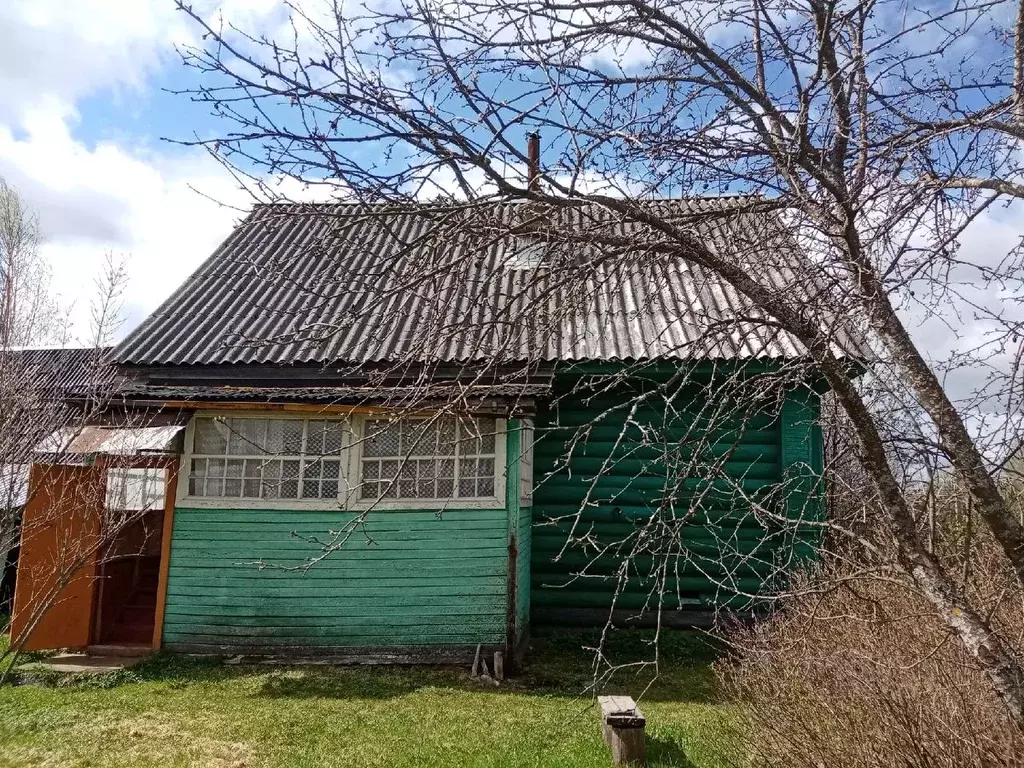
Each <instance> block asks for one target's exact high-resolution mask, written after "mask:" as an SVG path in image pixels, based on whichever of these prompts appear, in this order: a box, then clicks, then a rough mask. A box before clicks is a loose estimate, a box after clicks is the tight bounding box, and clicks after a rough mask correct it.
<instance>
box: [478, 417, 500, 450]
mask: <svg viewBox="0 0 1024 768" xmlns="http://www.w3.org/2000/svg"><path fill="white" fill-rule="evenodd" d="M476 427H477V432H478V433H479V435H480V449H479V450H480V453H488V454H490V453H494V437H495V435H494V431H495V422H494V419H477V422H476Z"/></svg>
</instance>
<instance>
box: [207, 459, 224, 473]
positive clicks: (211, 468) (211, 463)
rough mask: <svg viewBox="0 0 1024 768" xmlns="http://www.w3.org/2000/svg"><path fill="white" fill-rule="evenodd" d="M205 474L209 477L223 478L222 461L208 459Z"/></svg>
mask: <svg viewBox="0 0 1024 768" xmlns="http://www.w3.org/2000/svg"><path fill="white" fill-rule="evenodd" d="M206 474H207V475H209V476H210V477H224V459H209V460H208V461H207V462H206Z"/></svg>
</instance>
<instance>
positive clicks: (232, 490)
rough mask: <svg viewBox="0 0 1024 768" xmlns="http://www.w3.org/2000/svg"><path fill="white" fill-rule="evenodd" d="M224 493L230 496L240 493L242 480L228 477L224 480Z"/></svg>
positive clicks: (236, 495)
mask: <svg viewBox="0 0 1024 768" xmlns="http://www.w3.org/2000/svg"><path fill="white" fill-rule="evenodd" d="M224 495H225V496H231V497H238V496H241V495H242V481H241V479H232V478H228V479H227V480H225V481H224Z"/></svg>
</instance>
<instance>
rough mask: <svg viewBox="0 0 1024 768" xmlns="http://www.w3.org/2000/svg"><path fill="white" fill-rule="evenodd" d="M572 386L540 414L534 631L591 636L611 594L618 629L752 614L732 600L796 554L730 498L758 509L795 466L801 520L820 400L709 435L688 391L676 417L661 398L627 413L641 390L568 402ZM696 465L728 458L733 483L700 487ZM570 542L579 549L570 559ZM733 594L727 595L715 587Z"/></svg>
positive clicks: (702, 400) (703, 481) (754, 415)
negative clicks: (753, 500)
mask: <svg viewBox="0 0 1024 768" xmlns="http://www.w3.org/2000/svg"><path fill="white" fill-rule="evenodd" d="M610 372H611V373H612V374H613V375H614V373H615V372H614V370H611V371H610ZM664 380H665V379H664V378H661V379H660V381H664ZM580 381H581V378H580V377H579V376H576V377H572V376H565V375H563V376H562V377H561V378H559V379H556V394H557V395H558V397H557V399H556V400H554V401H553V405H552V406H551V407H543V406H542V407H541V408H540V409H539V412H538V415H537V440H538V441H537V444H536V447H535V451H534V462H535V473H536V474H535V478H536V483H537V487H536V489H535V491H534V506H533V526H534V527H533V535H532V563H531V568H532V585H533V592H532V595H531V598H530V599H531V603H532V611H531V614H532V621H533V623H534V624H536V625H544V624H546V625H579V624H591V625H594V624H596V625H600V624H601V623H603V622H604V621H605V620H607V618H608V610H609V608H611V607H612V604H613V598H614V597H615V594H616V592H617V591H618V592H619V596H618V598H617V599H615V600H614V605H615V608H617V609H620V610H621V611H622V614H621V615H622V616H625V615H626V614H630V615H635V614H636V613H637V612H638V611H639V610H640V609H653V608H656V607H657V606H658V604H659V601H660V604H661V607H662V608H663V609H664V610H667V611H672V612H676V613H675V617H676V618H677V619H679V621H680V623H685V622H686V619H685V615H687V614H692V615H696V614H707V613H708V612H710V611H711V610H713V609H715V608H717V607H721V606H731V607H736V608H743V607H747V606H748V605H749V600H748V599H747V598H745V597H742V596H741V594H739V593H742V592H747V593H757V592H759V591H760V590H762V587H763V585H764V580H765V578H767V577H768V576H769V575H770V574H773V573H774V572H775V563H777V562H779V560H780V558H784V557H785V553H784V552H783V551H782V549H784V548H785V547H787V546H793V545H794V543H796V542H793V541H792V540H791V539H790V540H789V541H786V540H785V537H782V536H780V535H779V534H778V532H777V531H771V532H770V531H766V529H765V528H764V527H762V525H761V524H760V523H759V522H758V521H757V520H756V519H754V517H753V516H752V515H751V514H749V506H748V505H747V504H745V503H743V502H742V501H741V500H740V499H739V498H738V494H736V493H735V491H734V489H735V487H737V486H738V487H740V488H742V490H743V492H744V493H746V494H750V495H751V496H754V497H757V498H759V499H765V500H767V499H768V498H769V494H771V493H772V492H773V491H775V492H776V493H777V492H778V489H779V484H780V482H781V481H782V480H783V478H784V477H787V478H788V477H789V476H790V475H791V474H792V471H791V470H787V466H790V465H795V464H796V463H798V462H802V463H801V464H800V466H801V467H802V469H801V470H800V472H799V474H800V478H799V479H798V480H795V481H794V485H793V488H794V489H795V490H796V491H797V492H796V493H794V494H793V495H792V497H791V510H792V513H793V514H796V513H797V512H798V509H797V508H798V507H802V504H803V503H804V502H805V501H806V500H807V498H808V497H807V495H806V494H807V493H808V492H809V488H810V485H809V484H811V483H812V479H811V478H810V476H809V474H808V472H807V471H806V470H807V468H808V467H814V466H816V465H815V452H816V451H817V452H818V453H820V439H819V440H817V441H815V440H814V439H813V438H814V434H815V432H814V430H816V429H817V424H816V420H817V410H816V408H817V396H816V395H814V394H813V393H811V392H810V390H806V391H805V390H800V392H801V394H794V395H791V396H790V399H791V400H792V401H793V402H792V403H790V402H787V403H786V404H785V405H784V406H783V408H782V409H781V412H780V409H779V408H778V406H777V405H775V406H773V407H772V408H770V409H767V408H766V409H765V410H764V412H751V411H748V412H745V413H743V417H742V421H743V422H744V423H743V424H742V426H741V425H740V424H730V423H725V424H721V423H718V422H715V423H714V424H713V427H714V431H711V432H709V431H707V430H704V431H702V427H701V421H700V419H701V414H702V412H703V411H704V410H705V406H706V405H707V401H706V398H707V396H706V395H703V394H702V393H700V392H699V391H698V390H696V388H694V391H693V392H692V393H687V392H678V393H676V395H675V396H674V398H673V402H672V403H671V404H667V403H666V401H665V399H664V398H663V397H661V396H660V395H658V396H653V397H649V399H648V400H646V401H645V402H644V403H643V405H641V406H640V407H638V408H636V409H633V408H632V407H630V406H626V407H624V404H627V403H633V402H634V399H635V397H636V395H637V394H638V392H644V391H649V389H650V388H648V390H645V389H644V385H643V384H638V383H637V382H636V381H630V382H627V383H625V384H623V385H621V386H614V387H610V386H608V384H607V383H605V384H604V385H602V386H594V387H593V388H592V389H591V392H592V394H588V395H580V394H576V393H575V392H573V389H572V388H573V387H578V386H579V382H580ZM702 441H704V442H706V445H705V447H704V448H698V447H697V446H698V445H699V444H700V443H701V442H702ZM700 451H703V455H701V454H699V452H700ZM567 456H568V461H566V457H567ZM819 458H820V457H819ZM694 459H698V460H701V459H703V460H704V461H709V460H718V459H725V461H724V463H723V464H722V465H721V466H722V467H723V468H724V470H725V473H726V474H727V475H728V480H725V479H711V480H709V479H708V477H707V476H702V475H701V471H700V469H699V467H694V466H693V465H694V464H699V463H700V461H696V462H694ZM691 462H692V463H691ZM817 466H818V467H820V463H819V464H817ZM667 478H668V479H669V481H668V483H667ZM697 499H699V504H697V505H694V501H695V500H697ZM652 521H653V522H652ZM570 533H572V534H573V535H574V536H575V537H576V541H574V542H573V543H572V544H571V545H570V546H568V547H566V546H565V545H566V541H567V538H568V537H569V536H570ZM723 541H727V542H729V544H728V551H727V552H726V553H725V554H723V546H722V542H723ZM802 544H803V545H805V546H806V544H807V542H806V541H805V542H802ZM748 556H749V557H748ZM626 558H629V559H630V560H631V567H630V568H629V569H628V570H627V571H624V570H623V561H624V560H625V559H626ZM581 574H585V575H581ZM730 583H731V584H732V585H733V587H734V590H736V591H731V590H730V589H729V588H727V587H726V588H723V584H730ZM652 616H653V611H652Z"/></svg>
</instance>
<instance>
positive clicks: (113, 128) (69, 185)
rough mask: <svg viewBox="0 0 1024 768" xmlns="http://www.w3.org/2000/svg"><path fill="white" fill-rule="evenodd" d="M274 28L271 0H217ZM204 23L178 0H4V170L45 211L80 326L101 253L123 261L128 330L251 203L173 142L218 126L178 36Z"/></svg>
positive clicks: (50, 254) (62, 287)
mask: <svg viewBox="0 0 1024 768" xmlns="http://www.w3.org/2000/svg"><path fill="white" fill-rule="evenodd" d="M195 5H196V7H197V8H198V7H204V6H205V7H206V8H208V9H209V8H217V7H219V8H220V9H221V10H222V11H223V13H224V14H225V18H226V19H228V20H231V19H237V20H238V21H239V22H241V23H244V24H257V25H260V26H262V25H263V24H272V23H273V22H274V20H275V19H276V18H277V16H278V15H279V13H280V11H279V9H278V4H277V3H276V2H274V1H273V0H227V1H226V2H219V1H214V0H210V1H209V2H203V0H200V1H199V2H196V3H195ZM187 42H195V31H194V29H192V28H191V27H190V25H188V24H186V20H185V19H184V18H183V17H182V14H180V13H178V12H176V11H175V10H174V8H173V4H172V3H171V2H170V0H74V1H73V2H68V0H3V1H2V2H0V93H2V94H3V98H2V99H0V176H2V177H3V178H5V179H6V180H7V182H8V183H9V184H11V185H12V186H14V187H16V188H17V189H18V190H19V192H20V193H21V195H22V197H23V198H24V199H25V201H26V202H27V203H28V205H29V207H30V208H32V209H34V210H35V211H36V212H37V213H38V216H39V222H40V226H41V229H42V233H43V236H44V239H45V244H44V246H43V255H44V256H45V257H46V258H47V260H48V261H49V262H50V264H51V265H52V269H53V287H54V289H55V290H56V291H57V293H58V294H59V295H60V299H61V301H62V304H63V305H64V306H67V307H68V308H69V309H68V312H69V316H70V319H71V321H72V324H73V332H77V334H78V336H79V337H80V338H84V337H86V336H87V334H88V305H89V301H90V299H91V297H93V296H94V295H95V294H96V291H95V289H94V287H93V281H94V279H95V277H96V276H97V275H98V274H99V273H100V272H101V270H102V265H103V261H104V254H105V253H107V252H112V253H114V254H115V256H118V257H121V256H123V257H124V258H125V260H126V264H127V269H128V274H129V281H128V284H127V288H126V292H125V297H124V302H125V304H124V317H125V320H124V323H123V325H122V327H121V331H120V335H123V334H124V333H127V332H128V331H129V330H130V329H131V328H132V327H134V326H135V325H137V324H138V323H139V322H140V321H141V320H142V319H143V318H144V317H145V316H146V315H147V314H148V313H149V312H151V311H152V310H153V309H155V308H156V306H157V305H158V304H159V303H160V302H161V301H162V300H163V299H164V298H166V297H167V296H168V295H169V294H170V293H171V291H173V290H174V288H175V287H177V286H178V285H179V284H180V283H181V282H182V281H183V280H184V279H185V278H186V277H187V276H188V275H189V274H190V273H191V272H192V271H193V270H194V269H195V268H196V267H197V266H199V264H200V263H201V262H202V261H203V259H205V258H206V257H207V256H209V254H210V253H212V251H213V250H214V248H215V247H216V246H217V244H218V243H219V242H220V241H222V240H223V239H224V238H225V237H226V236H227V235H228V234H229V233H230V231H231V229H232V226H233V225H234V223H236V222H237V221H238V219H239V218H240V217H241V215H242V213H243V211H244V209H245V208H247V207H248V206H249V204H250V199H249V198H248V196H247V195H245V194H244V193H243V192H241V191H240V190H239V189H238V188H237V185H236V184H235V183H234V181H233V180H232V178H231V177H230V176H229V175H228V174H227V173H226V172H225V171H224V170H223V169H222V168H221V167H220V166H219V165H218V164H217V163H216V162H215V161H214V160H213V159H212V158H210V157H209V156H207V155H206V154H205V152H203V151H201V150H197V149H193V148H187V147H182V146H179V145H176V144H174V143H172V142H171V141H168V140H167V139H172V140H184V139H188V138H189V137H191V136H192V135H193V134H194V133H198V134H200V135H203V133H204V132H207V133H209V132H212V130H213V128H212V124H211V122H210V118H209V117H208V116H207V114H206V112H205V110H204V109H202V108H200V107H198V106H197V105H193V104H191V103H190V102H189V101H188V99H187V97H183V96H177V95H172V94H169V93H167V92H166V91H167V90H173V89H175V88H180V87H182V86H183V85H185V84H186V80H187V78H188V77H189V73H188V71H187V70H185V69H184V68H183V67H182V66H181V64H180V58H179V56H178V54H177V53H176V51H175V49H174V46H175V44H180V43H187Z"/></svg>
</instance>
